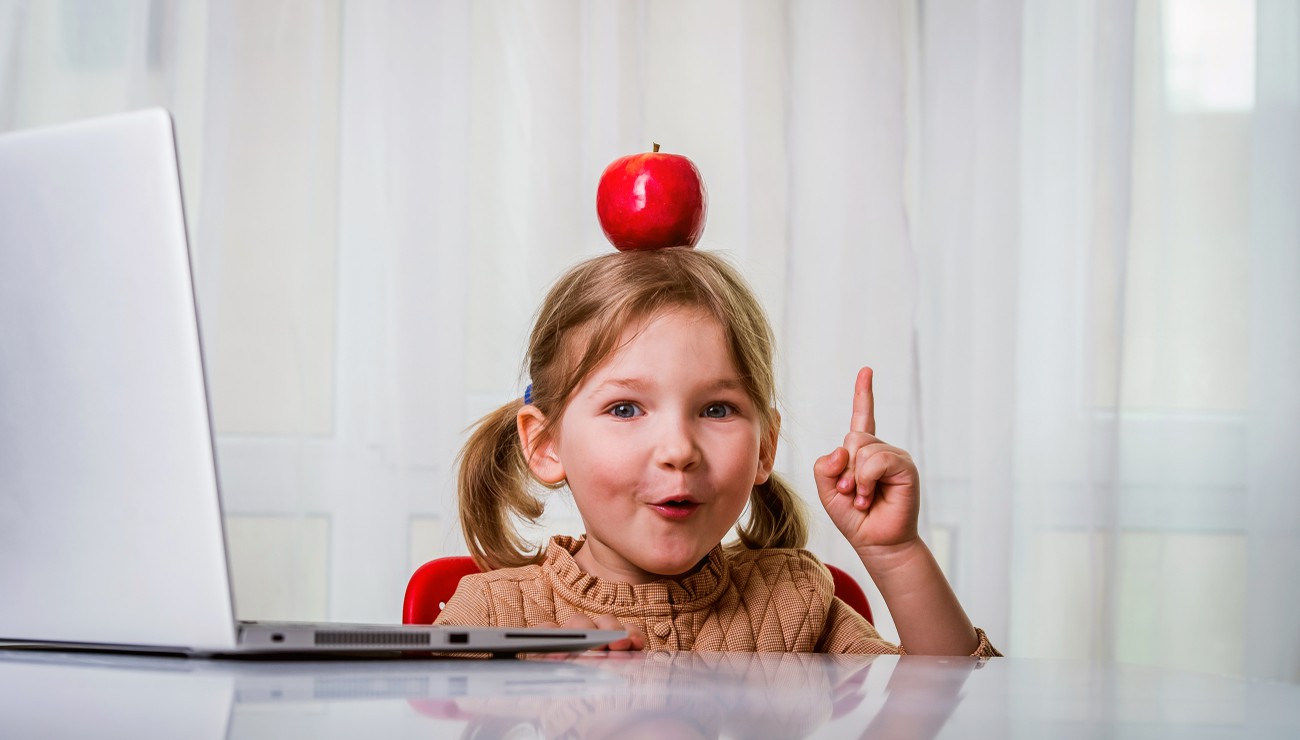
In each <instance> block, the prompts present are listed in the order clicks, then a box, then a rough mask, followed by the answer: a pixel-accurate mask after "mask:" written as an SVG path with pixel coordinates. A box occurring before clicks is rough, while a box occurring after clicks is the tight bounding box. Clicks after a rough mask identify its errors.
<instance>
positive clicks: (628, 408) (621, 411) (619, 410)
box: [609, 401, 641, 419]
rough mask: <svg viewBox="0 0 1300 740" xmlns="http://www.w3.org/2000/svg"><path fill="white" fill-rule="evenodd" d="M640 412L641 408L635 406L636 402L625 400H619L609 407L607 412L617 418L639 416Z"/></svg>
mask: <svg viewBox="0 0 1300 740" xmlns="http://www.w3.org/2000/svg"><path fill="white" fill-rule="evenodd" d="M640 413H641V409H639V408H637V407H636V404H634V403H629V402H627V401H621V402H619V403H616V404H614V405H613V406H610V407H609V414H610V415H612V416H615V417H617V418H619V419H631V418H633V417H635V416H639V415H640Z"/></svg>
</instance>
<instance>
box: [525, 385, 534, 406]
mask: <svg viewBox="0 0 1300 740" xmlns="http://www.w3.org/2000/svg"><path fill="white" fill-rule="evenodd" d="M532 402H533V384H532V383H529V384H528V387H527V388H525V389H524V405H526V406H527V405H531V404H532Z"/></svg>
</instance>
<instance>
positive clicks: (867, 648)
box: [817, 597, 903, 655]
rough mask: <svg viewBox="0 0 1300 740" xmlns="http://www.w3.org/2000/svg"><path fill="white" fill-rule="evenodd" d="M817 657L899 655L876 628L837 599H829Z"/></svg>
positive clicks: (897, 648)
mask: <svg viewBox="0 0 1300 740" xmlns="http://www.w3.org/2000/svg"><path fill="white" fill-rule="evenodd" d="M817 652H819V653H844V654H849V655H902V654H903V651H902V649H900V648H899V647H898V646H897V645H894V644H893V643H891V642H886V641H885V640H884V639H883V638H882V637H881V636H880V633H879V632H877V631H876V628H875V627H873V626H872V625H871V623H870V622H868V621H867V620H866V619H865V618H864V617H863V616H862V615H861V614H858V613H857V612H856V611H854V610H853V607H851V606H849V605H848V604H845V603H844V602H843V601H841V600H840V599H839V597H832V598H831V605H830V608H829V609H827V611H826V624H825V625H823V627H822V636H821V639H820V640H819V641H818V643H817Z"/></svg>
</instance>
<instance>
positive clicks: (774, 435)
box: [754, 409, 781, 486]
mask: <svg viewBox="0 0 1300 740" xmlns="http://www.w3.org/2000/svg"><path fill="white" fill-rule="evenodd" d="M761 435H762V436H761V438H760V439H759V441H758V471H757V473H756V474H755V475H754V485H756V486H757V485H761V484H763V483H766V482H767V479H768V478H769V477H771V475H772V466H773V465H775V464H776V442H777V440H778V439H780V438H781V412H779V411H777V410H776V409H772V426H770V427H768V428H767V429H766V430H764V431H763V432H761Z"/></svg>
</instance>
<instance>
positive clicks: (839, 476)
mask: <svg viewBox="0 0 1300 740" xmlns="http://www.w3.org/2000/svg"><path fill="white" fill-rule="evenodd" d="M875 435H876V412H875V396H874V395H873V394H872V390H871V368H869V367H864V368H862V369H861V370H859V371H858V379H857V383H856V385H855V386H854V390H853V419H852V421H851V422H850V424H849V433H848V435H846V436H845V437H844V446H843V447H837V448H836V449H835V450H834V451H833V452H831V453H830V454H829V455H826V456H824V457H820V458H818V459H817V462H816V463H815V464H814V465H813V477H814V478H815V479H816V481H817V493H818V495H819V496H820V497H821V500H822V506H824V507H826V513H828V514H830V517H831V521H833V522H835V526H836V527H838V528H839V530H840V532H842V533H843V534H844V536H845V537H846V538H848V540H849V542H850V543H851V544H852V545H853V548H854V549H855V550H857V551H858V555H859V556H860V557H862V558H863V562H864V563H865V562H866V561H867V559H868V556H869V555H870V554H872V552H873V551H876V550H877V548H879V547H881V546H884V547H885V549H887V550H894V549H898V546H905V545H910V544H912V543H913V542H915V541H916V540H917V516H918V514H919V512H920V499H921V484H920V477H919V475H918V474H917V471H916V464H915V463H913V462H912V458H911V456H910V455H908V454H907V452H905V451H904V450H901V449H899V448H897V447H894V446H892V445H888V444H885V443H884V442H882V441H880V439H878V438H877V437H876V436H875Z"/></svg>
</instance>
